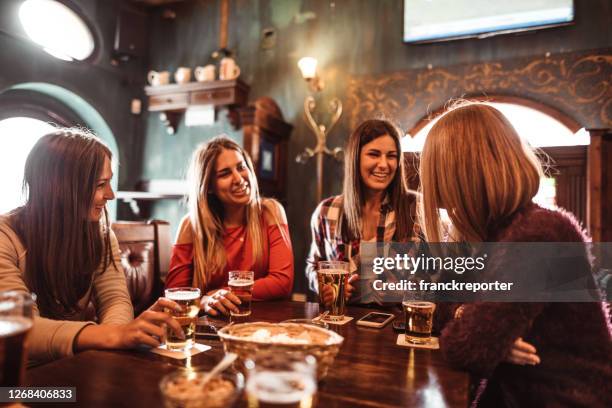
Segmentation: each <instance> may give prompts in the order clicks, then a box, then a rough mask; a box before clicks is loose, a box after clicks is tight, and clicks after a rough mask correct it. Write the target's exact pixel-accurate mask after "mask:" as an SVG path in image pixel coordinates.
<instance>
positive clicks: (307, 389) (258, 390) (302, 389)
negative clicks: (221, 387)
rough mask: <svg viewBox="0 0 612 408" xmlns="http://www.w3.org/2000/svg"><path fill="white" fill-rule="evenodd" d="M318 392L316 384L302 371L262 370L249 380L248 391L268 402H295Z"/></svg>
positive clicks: (258, 398)
mask: <svg viewBox="0 0 612 408" xmlns="http://www.w3.org/2000/svg"><path fill="white" fill-rule="evenodd" d="M315 392H316V384H315V382H314V380H313V379H312V378H308V377H307V376H305V375H304V373H301V372H291V371H278V372H276V371H261V372H259V373H256V374H254V375H253V376H252V378H251V379H250V380H249V381H248V382H247V393H248V394H249V395H253V396H254V397H256V398H257V400H259V401H261V402H264V403H268V404H295V403H298V402H300V401H302V400H303V399H304V398H309V397H311V396H312V395H313V394H314V393H315Z"/></svg>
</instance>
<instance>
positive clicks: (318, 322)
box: [281, 319, 329, 329]
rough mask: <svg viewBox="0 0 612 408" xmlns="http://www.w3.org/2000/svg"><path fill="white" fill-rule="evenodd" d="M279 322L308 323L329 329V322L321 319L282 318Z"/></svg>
mask: <svg viewBox="0 0 612 408" xmlns="http://www.w3.org/2000/svg"><path fill="white" fill-rule="evenodd" d="M281 323H299V324H309V325H311V326H317V327H322V328H324V329H329V324H327V323H326V322H325V321H324V320H322V319H316V320H315V319H288V320H283V321H282V322H281Z"/></svg>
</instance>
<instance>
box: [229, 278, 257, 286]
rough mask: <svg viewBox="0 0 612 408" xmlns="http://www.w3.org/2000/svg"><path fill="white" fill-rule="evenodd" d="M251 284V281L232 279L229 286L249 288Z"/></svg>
mask: <svg viewBox="0 0 612 408" xmlns="http://www.w3.org/2000/svg"><path fill="white" fill-rule="evenodd" d="M253 283H255V282H253V281H252V280H251V279H233V280H231V281H229V284H230V285H231V286H251V285H252V284H253Z"/></svg>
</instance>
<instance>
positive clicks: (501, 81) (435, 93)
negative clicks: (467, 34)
mask: <svg viewBox="0 0 612 408" xmlns="http://www.w3.org/2000/svg"><path fill="white" fill-rule="evenodd" d="M611 51H612V50H611V49H605V50H596V51H591V52H587V53H566V54H556V55H550V56H542V57H536V58H521V59H513V60H503V61H497V62H486V63H478V64H473V65H462V66H451V67H445V68H435V67H432V68H430V69H421V70H411V71H404V72H395V73H390V74H380V75H372V76H362V77H353V78H351V79H350V80H349V86H348V90H347V114H348V115H347V116H348V120H349V122H350V126H351V128H354V127H355V126H356V125H357V124H358V123H359V122H360V121H362V120H364V119H366V118H369V117H372V116H376V115H380V114H383V115H386V116H388V117H390V118H392V119H395V120H396V121H398V122H399V124H400V125H401V126H402V127H403V128H404V129H406V130H410V129H411V128H413V127H414V126H415V124H416V123H417V122H418V121H419V120H420V119H421V118H423V117H426V116H427V115H428V114H431V113H432V112H434V111H435V110H437V109H439V108H441V107H443V106H444V104H445V103H446V102H447V101H448V100H449V99H451V98H458V97H483V98H486V97H487V96H511V97H518V98H523V99H528V100H532V101H534V102H537V103H540V104H544V105H547V106H550V107H551V108H554V109H557V110H559V111H561V112H562V113H565V114H566V115H567V116H569V117H570V118H573V119H574V120H575V121H576V122H578V123H579V124H580V125H581V126H584V127H587V128H612V88H611V83H612V52H611Z"/></svg>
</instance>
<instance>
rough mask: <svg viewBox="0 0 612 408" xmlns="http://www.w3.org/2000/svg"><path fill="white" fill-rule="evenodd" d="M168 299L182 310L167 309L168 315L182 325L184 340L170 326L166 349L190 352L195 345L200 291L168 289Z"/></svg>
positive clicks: (193, 289)
mask: <svg viewBox="0 0 612 408" xmlns="http://www.w3.org/2000/svg"><path fill="white" fill-rule="evenodd" d="M166 298H168V299H170V300H172V301H174V302H176V303H177V304H178V305H179V306H180V310H173V309H166V313H169V314H170V316H172V318H173V319H174V320H176V321H177V322H178V323H179V324H180V325H181V328H182V329H183V334H184V338H180V337H179V336H177V334H176V333H175V332H174V330H172V328H171V327H169V326H168V327H167V330H166V347H167V348H168V350H176V351H183V350H189V349H190V348H191V347H193V345H194V343H195V332H196V323H197V320H198V312H199V311H200V289H198V288H189V287H181V288H171V289H166Z"/></svg>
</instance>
